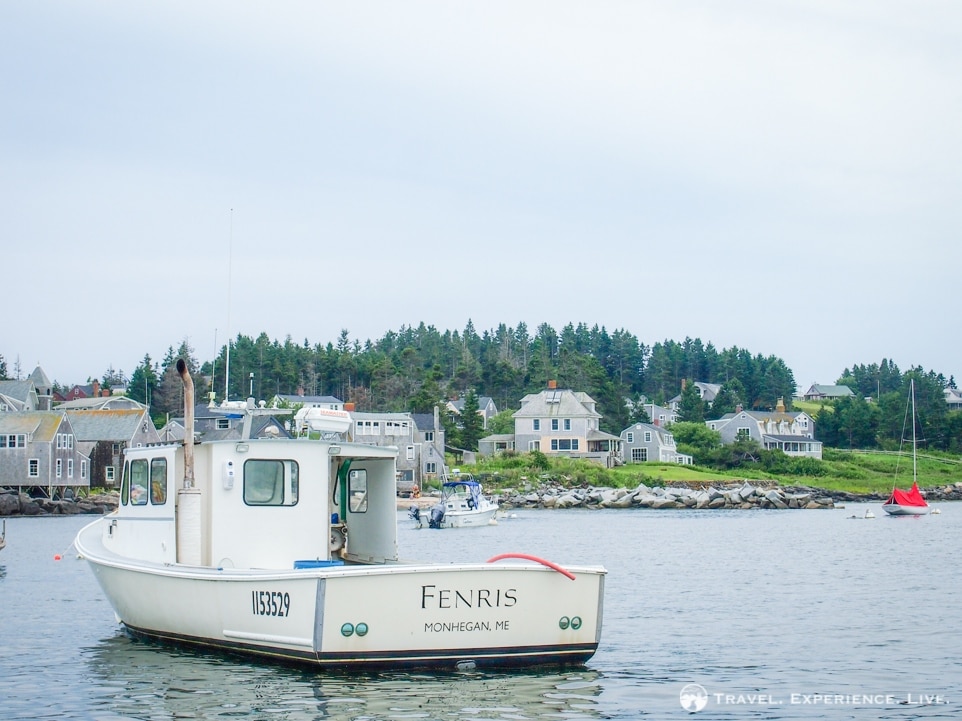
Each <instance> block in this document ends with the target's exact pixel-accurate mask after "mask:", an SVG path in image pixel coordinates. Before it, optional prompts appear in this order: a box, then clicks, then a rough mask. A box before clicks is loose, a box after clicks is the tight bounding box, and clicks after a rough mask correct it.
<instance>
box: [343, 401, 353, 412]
mask: <svg viewBox="0 0 962 721" xmlns="http://www.w3.org/2000/svg"><path fill="white" fill-rule="evenodd" d="M344 410H346V411H347V412H348V413H353V412H354V401H348V402H347V403H345V404H344Z"/></svg>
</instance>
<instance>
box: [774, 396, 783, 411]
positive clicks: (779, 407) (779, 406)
mask: <svg viewBox="0 0 962 721" xmlns="http://www.w3.org/2000/svg"><path fill="white" fill-rule="evenodd" d="M775 410H776V411H778V412H779V413H784V412H785V399H784V398H779V399H778V402H777V403H776V404H775Z"/></svg>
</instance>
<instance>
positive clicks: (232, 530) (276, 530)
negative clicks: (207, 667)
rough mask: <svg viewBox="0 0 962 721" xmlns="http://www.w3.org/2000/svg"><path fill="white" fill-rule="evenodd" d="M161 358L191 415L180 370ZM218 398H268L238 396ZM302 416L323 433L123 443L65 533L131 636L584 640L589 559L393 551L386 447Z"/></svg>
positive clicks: (282, 644)
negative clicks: (71, 533)
mask: <svg viewBox="0 0 962 721" xmlns="http://www.w3.org/2000/svg"><path fill="white" fill-rule="evenodd" d="M177 369H178V371H179V372H180V375H181V378H182V380H183V382H184V389H185V393H184V395H185V424H184V425H185V428H187V429H192V428H193V427H194V419H193V382H192V381H191V380H190V375H189V373H188V372H187V370H186V365H185V364H184V362H183V361H182V360H179V361H178V362H177ZM225 412H229V413H231V414H237V413H238V412H244V413H246V414H247V416H251V415H256V414H259V413H267V412H269V409H265V408H255V407H254V402H253V399H249V401H248V403H247V404H246V408H243V409H239V408H238V407H237V404H232V405H231V406H230V408H229V409H227V408H225ZM316 421H317V423H318V424H320V425H323V423H324V421H323V419H320V418H318V419H316ZM330 422H331V423H334V424H340V425H343V419H340V418H333V419H330ZM244 428H245V429H248V428H250V423H249V422H248V419H246V418H245V422H244ZM315 430H318V431H319V432H320V433H321V436H322V439H321V440H312V439H310V438H306V437H305V438H265V439H257V438H250V437H249V433H245V436H244V437H242V438H241V439H239V440H238V439H234V440H214V441H207V442H202V443H196V442H194V439H193V435H192V434H191V433H190V432H188V433H187V435H186V439H185V442H184V443H182V444H181V443H177V444H163V445H157V446H142V447H135V448H128V449H126V451H125V459H124V470H123V476H122V480H121V490H120V503H119V506H118V508H117V510H116V511H114V512H112V513H110V514H108V515H106V516H103V517H101V518H99V519H98V520H96V521H95V522H93V523H91V524H89V525H87V526H86V527H84V528H83V529H81V531H80V532H79V533H78V534H77V537H76V539H75V541H74V544H75V547H76V549H77V552H78V554H79V556H80V557H82V558H84V559H86V561H87V562H88V563H89V565H90V568H91V569H92V571H93V573H94V576H95V577H96V578H97V581H98V582H99V583H100V586H101V588H102V589H103V592H104V594H105V595H106V597H107V599H108V600H109V602H110V605H111V606H112V607H113V610H114V613H115V614H116V617H117V619H118V621H119V622H120V623H121V624H123V626H124V627H125V628H126V629H127V631H128V632H129V633H130V634H131V635H133V636H135V637H145V638H149V639H154V640H160V641H165V642H170V643H177V644H187V645H192V646H196V647H201V648H207V649H214V650H221V651H226V652H232V653H243V654H247V655H252V656H256V657H259V658H261V659H263V660H266V661H285V662H299V663H303V664H309V665H312V666H317V667H323V668H346V669H356V668H379V669H389V670H390V669H409V668H428V669H437V670H455V669H471V668H476V667H477V668H490V667H495V668H504V667H525V666H534V665H559V666H565V665H569V664H570V665H580V664H583V663H584V662H585V661H587V660H588V659H589V658H590V657H591V656H592V655H593V654H594V653H595V651H596V650H597V648H598V643H599V640H600V637H601V621H602V607H603V601H604V579H605V573H606V572H605V569H604V568H603V567H601V566H587V565H584V566H568V567H562V566H560V565H558V564H556V563H553V562H551V561H546V560H544V559H541V558H536V557H534V556H528V555H525V554H515V553H509V554H500V555H498V556H495V557H494V558H490V559H487V561H484V560H479V561H478V562H460V563H434V564H429V563H401V562H399V561H398V547H397V499H396V460H397V449H396V448H388V447H378V446H373V445H366V444H356V443H341V442H339V441H337V440H336V438H333V437H330V435H331V434H330V433H328V432H327V430H331V429H327V430H325V428H322V427H320V426H318V428H316V429H315ZM180 479H183V481H182V483H181V482H180ZM472 498H473V496H472ZM452 502H453V501H452ZM477 502H478V501H475V503H477ZM465 503H467V501H465ZM502 560H513V561H514V562H509V563H501V562H500V561H502ZM518 561H521V562H518Z"/></svg>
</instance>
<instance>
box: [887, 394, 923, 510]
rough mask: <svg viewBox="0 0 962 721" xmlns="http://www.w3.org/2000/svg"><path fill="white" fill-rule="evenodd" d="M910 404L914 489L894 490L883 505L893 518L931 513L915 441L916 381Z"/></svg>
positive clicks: (896, 488)
mask: <svg viewBox="0 0 962 721" xmlns="http://www.w3.org/2000/svg"><path fill="white" fill-rule="evenodd" d="M909 402H910V403H911V405H912V487H911V488H910V489H909V490H907V491H903V490H902V489H901V488H898V487H895V488H893V489H892V495H891V496H889V499H888V500H887V501H886V502H885V503H884V504H883V505H882V510H883V511H885V512H886V513H888V514H889V515H891V516H924V515H925V514H927V513H928V512H929V504H928V503H926V502H925V499H924V498H923V497H922V493H921V492H920V491H919V482H918V464H917V462H916V453H915V451H916V439H915V379H914V378H912V379H911V380H910V381H909Z"/></svg>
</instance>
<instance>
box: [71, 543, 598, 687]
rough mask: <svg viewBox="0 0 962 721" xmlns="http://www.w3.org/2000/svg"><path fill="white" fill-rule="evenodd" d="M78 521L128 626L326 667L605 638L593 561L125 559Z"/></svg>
mask: <svg viewBox="0 0 962 721" xmlns="http://www.w3.org/2000/svg"><path fill="white" fill-rule="evenodd" d="M92 525H93V526H96V525H97V524H92ZM88 528H90V527H88ZM86 530H87V529H85V531H86ZM85 531H81V533H80V535H78V537H77V541H76V544H77V549H78V551H79V552H80V554H81V555H82V556H83V557H84V558H85V559H86V560H87V561H88V563H89V564H90V566H91V568H92V570H93V572H94V575H95V576H96V578H97V580H98V582H99V583H100V586H101V587H102V589H103V591H104V593H105V595H106V596H107V598H108V600H109V601H110V603H111V605H112V606H113V608H114V611H115V613H116V615H117V618H118V619H119V621H120V622H121V623H123V624H124V626H126V628H127V629H128V630H129V631H130V632H131V633H132V634H133V635H135V636H140V637H147V638H152V639H157V640H162V641H166V642H173V643H178V644H188V645H192V646H198V647H206V648H216V649H220V650H223V651H228V652H232V653H241V654H246V655H254V656H260V657H269V658H271V659H275V660H283V661H289V662H297V663H304V664H310V665H314V666H321V667H330V668H382V669H383V668H431V669H442V670H443V669H447V670H454V669H459V668H460V669H463V668H475V667H479V668H480V667H492V668H495V667H525V666H534V665H581V664H583V663H584V662H585V661H587V660H588V659H589V658H590V657H591V656H592V655H593V654H594V652H595V650H596V649H597V646H598V642H599V640H600V633H601V620H602V598H603V588H604V570H603V569H600V568H593V567H587V568H569V569H567V570H568V571H570V572H571V574H572V575H573V576H574V580H572V579H570V578H568V577H566V576H565V575H563V574H562V573H559V572H558V571H556V570H552V569H551V568H547V567H543V566H540V565H534V566H532V565H530V564H517V563H477V564H461V565H450V566H436V565H414V564H411V565H409V564H387V565H377V566H328V567H321V568H305V569H292V570H247V569H229V568H225V569H215V568H208V567H199V566H183V565H179V564H162V563H143V562H136V561H133V560H131V559H125V558H122V557H119V556H117V555H115V554H111V553H110V552H109V551H106V550H105V549H103V548H101V547H99V546H98V543H97V539H98V538H99V534H100V531H99V529H97V528H93V529H92V530H90V531H89V532H87V533H85Z"/></svg>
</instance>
